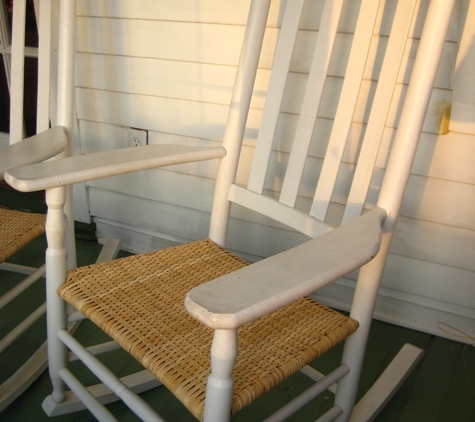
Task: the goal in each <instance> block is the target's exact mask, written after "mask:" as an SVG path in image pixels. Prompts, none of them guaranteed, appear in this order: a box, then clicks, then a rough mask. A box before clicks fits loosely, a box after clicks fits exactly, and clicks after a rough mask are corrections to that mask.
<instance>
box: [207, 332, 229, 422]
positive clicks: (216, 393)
mask: <svg viewBox="0 0 475 422" xmlns="http://www.w3.org/2000/svg"><path fill="white" fill-rule="evenodd" d="M237 351H238V336H237V331H236V330H216V331H215V332H214V338H213V344H212V346H211V374H210V376H209V378H208V383H207V386H206V402H205V410H204V418H203V420H204V421H205V422H225V421H229V419H230V417H231V402H232V396H233V386H234V380H233V378H232V373H233V368H234V363H235V362H236V357H237Z"/></svg>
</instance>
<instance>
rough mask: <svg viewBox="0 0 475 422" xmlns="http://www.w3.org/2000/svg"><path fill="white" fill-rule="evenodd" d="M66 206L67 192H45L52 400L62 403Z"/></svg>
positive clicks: (47, 299)
mask: <svg viewBox="0 0 475 422" xmlns="http://www.w3.org/2000/svg"><path fill="white" fill-rule="evenodd" d="M65 202H66V190H65V188H62V187H61V188H53V189H48V190H47V191H46V203H47V204H48V216H47V220H46V237H47V239H48V249H47V250H46V280H47V282H46V303H47V311H46V312H47V333H48V364H49V372H50V377H51V383H52V384H53V393H52V397H53V400H54V401H56V402H61V401H63V400H64V398H65V394H64V391H65V389H64V383H63V381H62V380H61V377H60V376H59V371H60V370H61V369H62V368H65V367H66V363H67V349H66V346H65V345H64V344H63V343H62V342H61V340H60V339H59V338H58V335H57V334H58V332H59V331H60V330H65V329H66V327H67V309H66V302H64V301H63V300H62V299H61V298H60V297H59V296H58V295H57V293H56V291H57V290H58V288H59V287H60V286H61V285H62V284H63V283H64V282H65V278H66V258H67V252H66V249H65V247H64V235H65V230H66V223H65V217H64V213H63V207H64V204H65Z"/></svg>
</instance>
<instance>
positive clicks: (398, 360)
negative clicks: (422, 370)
mask: <svg viewBox="0 0 475 422" xmlns="http://www.w3.org/2000/svg"><path fill="white" fill-rule="evenodd" d="M423 354H424V351H423V350H422V349H419V348H418V347H415V346H412V345H411V344H405V345H404V346H403V348H402V349H401V350H400V351H399V352H398V354H397V355H396V357H395V358H394V359H393V360H392V361H391V363H390V364H389V366H388V367H387V368H386V369H385V370H384V372H383V373H382V374H381V376H380V377H379V378H378V379H377V380H376V382H375V383H374V384H373V385H372V386H371V388H370V389H369V390H368V392H367V393H366V394H365V395H364V396H363V398H362V399H361V400H360V401H359V402H358V403H357V404H356V406H355V408H354V410H353V412H352V414H351V418H350V422H369V421H372V420H374V418H376V416H377V415H378V414H379V412H380V411H381V410H382V409H383V407H384V406H385V405H386V404H387V403H388V402H389V400H391V398H392V396H393V395H394V394H395V393H396V391H397V390H398V389H399V387H400V386H401V385H402V383H403V382H404V381H405V380H406V379H407V377H408V376H409V374H410V373H411V371H412V370H413V369H414V368H415V367H416V365H417V364H418V363H419V361H420V360H421V358H422V355H423Z"/></svg>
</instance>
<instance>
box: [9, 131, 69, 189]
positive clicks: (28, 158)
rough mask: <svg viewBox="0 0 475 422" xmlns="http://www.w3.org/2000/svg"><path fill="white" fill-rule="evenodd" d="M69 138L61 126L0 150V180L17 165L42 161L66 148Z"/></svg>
mask: <svg viewBox="0 0 475 422" xmlns="http://www.w3.org/2000/svg"><path fill="white" fill-rule="evenodd" d="M67 142H68V138H67V137H66V131H65V130H64V128H63V127H61V126H55V127H54V128H52V129H48V130H45V131H44V132H41V133H38V134H37V135H35V136H31V137H29V138H26V139H23V140H22V141H20V142H17V143H16V144H13V145H10V146H8V147H6V148H2V149H1V150H0V180H3V177H4V174H5V172H7V171H8V170H10V169H13V168H15V167H20V166H26V165H28V164H33V163H40V162H41V161H44V160H47V159H48V158H51V157H54V156H55V155H57V154H59V153H60V152H62V151H63V150H64V148H65V147H66V144H67Z"/></svg>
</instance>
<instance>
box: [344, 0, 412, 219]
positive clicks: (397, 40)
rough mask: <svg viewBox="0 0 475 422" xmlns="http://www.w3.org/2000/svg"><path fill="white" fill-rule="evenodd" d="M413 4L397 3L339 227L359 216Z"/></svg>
mask: <svg viewBox="0 0 475 422" xmlns="http://www.w3.org/2000/svg"><path fill="white" fill-rule="evenodd" d="M415 5H416V0H401V1H399V3H398V7H397V10H396V14H395V17H394V20H393V24H392V30H391V35H390V37H389V42H388V46H387V49H386V54H385V56H386V59H385V60H384V62H383V66H382V69H381V73H380V77H379V81H378V86H377V89H376V93H375V96H374V100H373V104H372V109H371V114H370V116H369V119H368V124H367V126H366V132H365V136H364V140H363V143H362V146H361V151H360V154H359V157H358V164H357V167H356V170H355V175H354V177H353V182H352V185H351V190H350V193H349V196H348V202H347V204H346V208H345V213H344V215H343V221H342V224H345V223H347V222H349V221H351V220H353V219H354V218H356V217H358V216H359V215H361V213H362V211H363V206H364V204H365V201H366V195H367V192H368V189H369V185H370V182H371V177H372V174H373V168H374V165H375V162H376V157H377V154H378V150H379V146H380V143H381V139H382V135H383V131H384V127H385V123H386V119H387V115H388V112H389V106H390V103H391V99H392V96H393V91H394V86H395V84H396V79H397V76H398V72H399V67H400V63H401V60H402V57H403V53H404V49H405V47H406V41H407V37H408V34H409V29H410V25H411V19H410V18H409V17H410V16H412V14H413V12H414V9H415Z"/></svg>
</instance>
